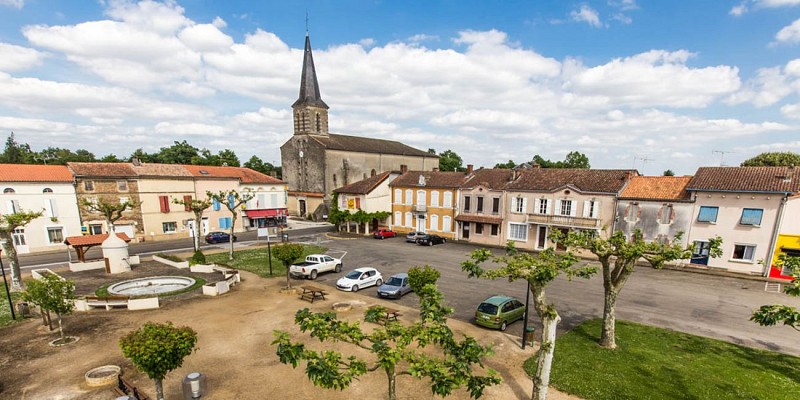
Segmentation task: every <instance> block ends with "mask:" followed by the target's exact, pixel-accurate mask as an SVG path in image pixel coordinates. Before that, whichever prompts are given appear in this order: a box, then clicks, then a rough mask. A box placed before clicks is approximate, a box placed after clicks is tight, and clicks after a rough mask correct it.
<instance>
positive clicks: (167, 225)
mask: <svg viewBox="0 0 800 400" xmlns="http://www.w3.org/2000/svg"><path fill="white" fill-rule="evenodd" d="M161 228H162V229H164V233H175V232H176V231H177V230H178V223H177V222H162V223H161Z"/></svg>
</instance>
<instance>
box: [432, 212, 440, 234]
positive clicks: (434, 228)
mask: <svg viewBox="0 0 800 400" xmlns="http://www.w3.org/2000/svg"><path fill="white" fill-rule="evenodd" d="M430 226H431V227H430V229H431V230H432V231H438V230H439V216H438V215H436V214H433V215H431V222H430Z"/></svg>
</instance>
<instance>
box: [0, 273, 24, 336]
mask: <svg viewBox="0 0 800 400" xmlns="http://www.w3.org/2000/svg"><path fill="white" fill-rule="evenodd" d="M1 283H2V282H0V284H1ZM0 292H2V293H0V326H6V325H8V324H9V323H11V310H10V309H9V307H8V298H7V297H6V293H5V288H3V287H2V285H0ZM21 299H22V293H21V292H11V301H12V302H13V303H15V304H16V303H17V302H18V301H19V300H21ZM14 313H17V309H16V308H15V309H14ZM17 319H21V317H20V316H19V315H18V314H17Z"/></svg>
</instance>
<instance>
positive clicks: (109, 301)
mask: <svg viewBox="0 0 800 400" xmlns="http://www.w3.org/2000/svg"><path fill="white" fill-rule="evenodd" d="M129 299H130V298H129V297H128V296H86V305H88V306H89V307H104V308H105V309H106V310H110V309H112V308H114V307H128V300H129Z"/></svg>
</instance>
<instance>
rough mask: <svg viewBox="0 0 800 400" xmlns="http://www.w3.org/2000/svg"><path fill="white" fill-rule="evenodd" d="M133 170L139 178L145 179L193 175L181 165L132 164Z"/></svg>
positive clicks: (189, 176) (188, 176)
mask: <svg viewBox="0 0 800 400" xmlns="http://www.w3.org/2000/svg"><path fill="white" fill-rule="evenodd" d="M131 168H133V170H134V172H136V174H137V175H138V176H144V177H153V176H157V177H187V178H191V177H192V173H191V172H189V171H188V170H187V169H186V168H185V167H184V166H183V165H180V164H157V163H141V164H139V165H136V164H131Z"/></svg>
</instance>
